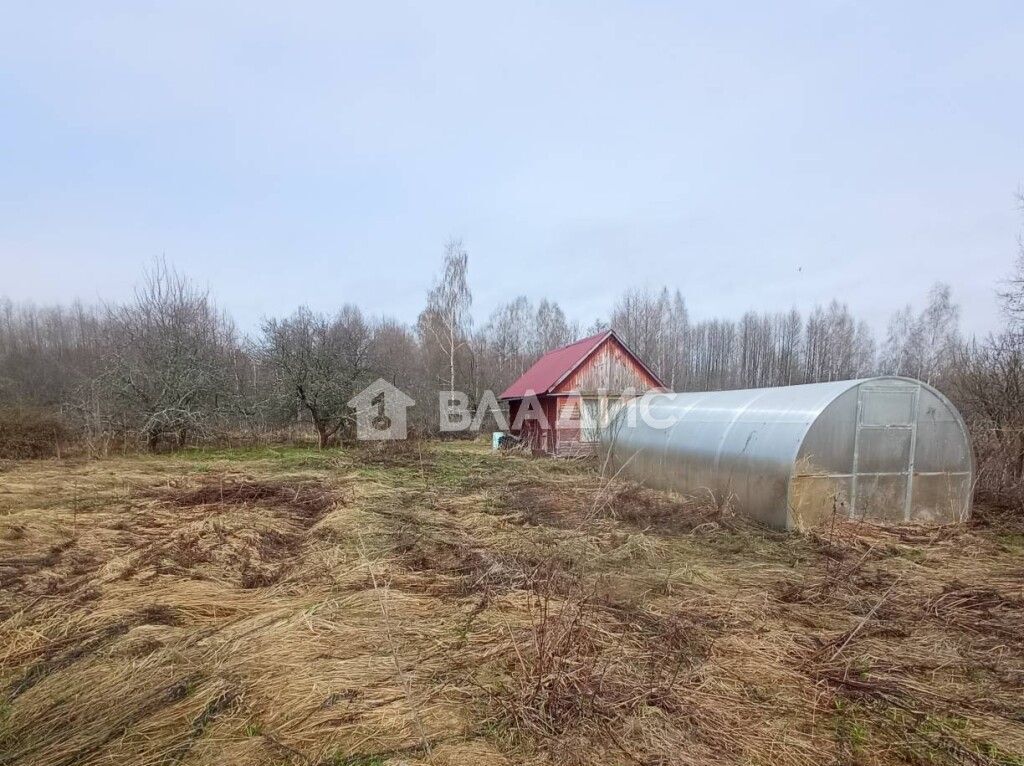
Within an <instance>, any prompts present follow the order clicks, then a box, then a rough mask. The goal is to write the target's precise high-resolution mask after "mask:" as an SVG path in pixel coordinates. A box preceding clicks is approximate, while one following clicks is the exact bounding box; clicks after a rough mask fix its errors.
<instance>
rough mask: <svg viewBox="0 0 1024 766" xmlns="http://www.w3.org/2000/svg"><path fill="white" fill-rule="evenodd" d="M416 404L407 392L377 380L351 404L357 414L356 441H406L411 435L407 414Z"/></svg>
mask: <svg viewBox="0 0 1024 766" xmlns="http://www.w3.org/2000/svg"><path fill="white" fill-rule="evenodd" d="M414 404H416V402H415V400H414V399H413V398H412V397H410V396H407V395H406V394H405V392H404V391H402V390H401V389H399V388H396V387H395V386H393V385H391V384H390V383H388V382H387V381H386V380H384V379H383V378H377V380H375V381H373V383H371V384H370V385H368V386H367V387H366V388H364V389H363V390H362V391H360V392H359V393H358V394H356V395H355V396H353V397H352V398H351V399H349V400H348V406H349V407H351V408H352V409H354V410H355V411H356V438H357V439H360V440H385V439H404V438H406V437H407V436H408V435H409V427H408V423H407V418H406V410H407V409H409V408H410V407H412V406H413V405H414Z"/></svg>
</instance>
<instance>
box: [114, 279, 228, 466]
mask: <svg viewBox="0 0 1024 766" xmlns="http://www.w3.org/2000/svg"><path fill="white" fill-rule="evenodd" d="M105 319H106V322H105V329H106V334H107V337H106V344H105V345H106V349H105V353H106V357H105V361H104V371H103V373H102V382H103V386H104V388H105V389H106V391H107V392H108V393H109V395H110V405H111V408H112V416H113V417H114V418H115V419H117V420H119V421H120V422H121V424H122V426H123V427H125V428H128V429H130V430H136V431H138V432H139V433H141V434H142V435H143V436H144V438H145V441H146V444H147V446H148V447H149V448H150V449H151V450H152V449H156V447H157V445H158V443H159V441H160V438H161V437H162V436H164V435H174V436H175V437H176V438H177V442H178V444H179V445H184V444H185V443H186V442H187V441H188V438H189V435H190V434H191V433H206V432H208V431H209V429H210V427H211V425H212V423H213V419H214V418H215V416H216V413H217V409H218V405H219V397H220V396H221V395H222V394H223V392H224V390H225V385H226V384H225V367H226V364H225V363H226V358H225V356H226V355H225V350H226V349H228V348H230V347H231V346H232V345H233V343H234V337H233V335H234V331H233V327H232V325H231V323H230V322H229V321H228V320H227V318H226V317H225V316H223V315H222V314H220V313H219V312H218V311H217V309H216V307H215V306H214V304H213V302H212V301H211V299H210V297H209V294H208V293H207V291H205V290H202V289H200V288H198V287H197V286H196V285H195V284H194V283H193V282H191V281H190V280H189V279H187V278H186V277H184V276H182V275H180V274H178V273H177V272H176V271H174V269H172V268H170V267H169V266H168V265H167V263H166V261H164V260H162V259H161V260H157V261H156V262H155V264H154V266H153V267H152V268H151V269H150V270H149V271H148V272H147V273H146V276H145V279H144V280H143V283H142V285H141V286H140V287H139V288H138V289H136V291H135V298H134V300H133V301H132V302H131V303H129V304H127V305H124V306H109V307H108V308H107V310H106V318H105Z"/></svg>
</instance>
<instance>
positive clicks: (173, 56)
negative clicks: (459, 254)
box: [0, 0, 1024, 332]
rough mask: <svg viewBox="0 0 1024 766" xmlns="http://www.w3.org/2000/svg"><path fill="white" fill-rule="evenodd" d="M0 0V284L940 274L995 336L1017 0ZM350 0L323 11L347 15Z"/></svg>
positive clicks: (391, 307) (730, 294)
mask: <svg viewBox="0 0 1024 766" xmlns="http://www.w3.org/2000/svg"><path fill="white" fill-rule="evenodd" d="M171 5H172V4H171V3H142V2H127V3H124V4H115V3H104V2H88V3H82V2H77V3H69V4H66V5H60V4H56V3H8V4H6V5H5V9H4V13H3V18H2V20H0V295H4V294H6V295H7V296H9V297H11V298H13V299H15V300H32V301H35V302H37V303H49V302H56V301H67V300H70V299H72V298H75V297H78V298H81V299H83V300H85V301H87V302H88V301H96V300H98V299H113V300H116V299H119V298H122V297H125V296H126V295H128V294H129V293H130V290H131V286H132V284H133V282H135V281H136V280H137V279H138V277H139V275H140V273H141V271H142V269H143V267H144V266H145V264H146V263H147V262H149V261H151V260H152V258H153V257H154V256H158V255H160V254H166V257H167V259H168V260H169V261H170V262H171V263H173V264H174V265H176V266H177V267H178V268H179V269H180V270H183V271H185V272H187V273H188V274H190V275H191V276H193V277H194V278H196V279H197V280H199V281H200V282H202V283H204V284H208V285H209V287H210V288H211V289H212V290H213V292H214V293H215V294H216V296H217V298H218V300H219V302H220V303H221V305H222V306H223V307H224V308H226V309H228V310H229V311H230V312H231V313H232V314H233V315H234V316H235V317H236V319H237V320H238V321H239V323H240V324H241V325H242V326H243V327H244V328H246V329H250V328H252V327H254V326H255V325H256V324H257V322H258V320H259V317H260V316H261V315H276V314H281V313H286V312H290V311H291V310H293V309H294V308H295V307H296V306H297V305H299V304H302V303H305V304H307V305H309V306H312V307H314V308H317V309H322V310H327V311H330V310H333V309H335V308H337V307H338V306H339V305H340V304H341V303H343V302H346V301H354V302H357V303H358V304H359V305H361V306H362V307H363V308H364V309H365V310H367V311H368V312H369V313H371V314H380V313H387V314H392V315H396V316H397V317H399V318H400V319H403V320H407V321H412V320H414V319H415V316H416V314H417V312H418V311H419V309H420V307H421V306H422V303H423V299H424V293H425V291H426V290H427V288H428V287H429V284H430V281H431V279H432V277H433V275H434V273H435V272H436V271H437V267H438V264H439V260H440V255H441V251H442V246H443V242H444V240H445V239H446V238H447V237H449V236H453V235H454V236H461V237H462V238H463V239H464V241H465V244H466V247H467V249H468V251H469V253H470V272H471V280H472V287H473V290H474V294H475V312H474V313H475V314H476V316H477V317H478V320H481V319H483V318H485V317H486V315H487V313H489V312H490V310H491V309H493V308H494V306H495V305H496V304H497V303H499V302H500V301H502V300H503V299H506V298H508V297H511V296H514V295H516V294H518V293H525V294H527V295H528V296H530V297H531V298H533V299H535V300H536V299H539V298H540V297H542V296H544V295H547V296H550V297H552V298H555V299H557V300H558V301H559V302H560V303H561V304H562V305H563V307H564V308H565V309H566V311H567V313H569V314H570V315H571V316H573V317H575V318H578V319H580V320H581V321H582V322H583V323H584V325H586V324H589V323H590V322H591V321H593V320H594V319H595V318H596V317H598V316H606V315H607V313H608V308H609V307H610V305H611V303H612V302H613V301H614V299H615V297H616V296H617V295H618V294H619V293H620V292H621V291H622V289H623V288H624V287H625V286H629V285H637V286H644V285H648V286H651V287H660V286H661V285H663V284H665V285H668V286H669V287H671V288H675V287H678V288H679V289H680V290H681V291H682V292H683V295H684V296H685V298H686V300H687V302H688V305H689V306H690V310H691V314H692V315H693V316H694V317H695V318H704V317H710V316H738V315H739V314H741V313H742V312H743V311H744V310H746V309H748V308H756V309H771V310H785V309H788V308H789V307H791V306H794V305H795V306H798V307H800V308H802V309H805V310H806V309H809V308H810V307H811V306H813V305H814V303H816V302H825V301H828V300H829V299H831V298H832V297H839V298H840V299H842V300H845V301H847V302H848V303H849V305H850V307H851V309H852V310H853V311H854V312H855V313H857V314H858V315H860V316H863V317H865V318H867V319H868V320H869V321H870V322H871V323H872V324H873V325H874V326H875V327H876V328H879V329H880V328H883V327H884V325H885V322H886V320H887V317H888V316H889V314H890V313H891V312H892V311H893V310H894V309H896V308H898V307H899V306H901V305H902V304H905V303H907V302H914V303H917V304H919V303H920V302H921V301H922V300H923V297H924V295H925V293H926V291H927V289H928V287H929V285H930V284H931V283H932V282H934V281H936V280H943V281H946V282H949V283H951V284H952V285H953V288H954V294H955V296H956V298H957V299H958V300H959V302H960V303H961V305H962V307H963V317H964V325H965V327H966V328H967V329H968V330H970V331H977V332H984V331H986V330H988V329H991V328H993V327H995V326H996V324H997V322H998V321H999V320H998V312H997V308H996V306H995V302H994V299H993V296H994V289H995V287H996V282H997V280H999V279H1000V278H1002V277H1004V276H1005V275H1006V274H1007V273H1008V272H1009V270H1010V268H1011V266H1012V263H1013V259H1014V255H1015V251H1016V238H1017V236H1018V233H1019V231H1020V228H1021V223H1022V220H1024V218H1022V216H1021V214H1020V212H1019V211H1018V209H1017V207H1016V203H1015V193H1016V191H1017V190H1018V188H1019V187H1020V185H1021V183H1022V182H1024V98H1022V96H1024V3H1022V2H1020V0H1012V1H1011V2H1005V3H996V2H970V3H969V2H956V3H942V2H938V3H937V2H917V3H914V2H900V3H889V2H875V3H852V2H822V1H821V0H815V1H814V2H806V3H747V4H733V3H701V4H697V3H681V2H680V3H670V2H650V3H645V2H628V3H627V2H622V3H607V2H593V1H590V2H579V3H570V2H559V3H555V2H547V3H542V4H541V3H537V4H535V3H525V2H515V3H481V2H472V3H465V4H458V5H457V4H448V3H443V4H442V3H422V2H421V3H410V4H407V5H404V4H397V3H383V2H381V3H377V2H371V3H367V2H364V3H350V4H341V3H324V4H314V3H272V4H271V3H258V2H245V3H237V4H229V3H211V2H208V1H207V2H197V3H184V2H178V3H174V4H173V6H174V7H173V8H172V7H171ZM342 5H346V6H347V8H348V9H347V10H343V9H342V7H341V6H342Z"/></svg>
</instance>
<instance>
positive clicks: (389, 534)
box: [0, 442, 1024, 766]
mask: <svg viewBox="0 0 1024 766" xmlns="http://www.w3.org/2000/svg"><path fill="white" fill-rule="evenodd" d="M1022 690H1024V529H1022V528H1021V527H1020V526H1019V525H1017V523H1016V522H1014V521H1012V520H1010V519H1009V517H1007V516H1000V515H998V514H995V513H994V512H993V511H987V512H986V511H985V509H981V510H980V512H979V513H978V517H977V518H976V519H975V520H974V521H973V522H972V523H971V524H970V525H968V526H961V527H946V528H940V529H926V528H919V527H911V526H902V527H876V526H871V525H867V524H855V523H850V522H843V521H835V522H834V523H833V524H830V525H829V527H828V528H827V529H822V530H819V531H817V532H814V533H807V534H783V533H779V532H773V531H769V530H765V529H762V528H759V527H757V526H754V525H752V524H750V523H749V522H746V521H743V520H742V519H740V518H738V517H735V516H733V515H732V514H730V513H729V512H728V510H727V509H725V510H723V509H719V508H716V507H713V506H711V505H709V504H708V503H706V502H704V501H703V500H702V499H701V498H680V497H676V496H671V495H667V494H663V493H657V492H652V491H648V490H643V489H640V488H638V487H636V486H633V485H630V484H626V483H620V482H617V481H610V480H605V479H603V478H602V477H601V476H600V471H599V467H598V466H596V465H593V464H588V463H580V462H562V461H552V460H533V459H529V458H526V457H523V456H519V455H514V454H492V453H490V452H489V451H487V449H486V448H485V447H484V446H483V445H479V444H467V443H431V442H426V443H412V444H409V445H404V446H401V447H400V448H394V447H388V448H380V449H374V448H368V447H360V448H358V449H351V450H347V449H346V450H338V451H326V452H322V453H321V452H317V451H314V450H307V449H300V448H281V449H257V450H230V451H219V452H217V451H208V452H186V453H180V454H176V455H171V456H146V455H138V456H127V457H123V458H117V459H104V460H96V461H88V460H63V461H59V460H45V461H23V462H8V463H4V464H3V465H2V466H0V763H2V764H45V765H47V766H61V765H70V764H179V763H180V764H229V763H230V764H333V765H334V766H341V765H342V764H347V765H349V766H356V765H359V766H371V765H383V764H437V765H441V764H450V765H451V766H456V765H458V766H471V765H472V764H488V765H490V764H522V763H526V764H584V763H586V764H652V765H654V764H718V763H735V764H740V763H743V764H748V763H749V764H767V763H776V764H808V765H810V764H827V763H835V764H853V763H865V764H875V763H877V764H895V763H913V764H945V763H970V764H1024V755H1022V754H1024V692H1022Z"/></svg>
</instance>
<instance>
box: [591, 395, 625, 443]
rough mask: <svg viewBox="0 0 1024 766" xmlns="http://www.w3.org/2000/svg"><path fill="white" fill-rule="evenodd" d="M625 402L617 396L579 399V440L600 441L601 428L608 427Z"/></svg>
mask: <svg viewBox="0 0 1024 766" xmlns="http://www.w3.org/2000/svg"><path fill="white" fill-rule="evenodd" d="M625 404H626V400H625V399H623V398H620V397H617V396H615V397H607V396H600V397H595V398H587V399H580V441H583V442H596V441H600V439H601V429H602V428H607V427H608V425H609V424H610V423H611V422H612V421H613V420H614V419H615V416H616V415H618V414H619V411H620V410H621V409H622V408H623V406H625Z"/></svg>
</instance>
